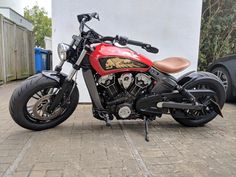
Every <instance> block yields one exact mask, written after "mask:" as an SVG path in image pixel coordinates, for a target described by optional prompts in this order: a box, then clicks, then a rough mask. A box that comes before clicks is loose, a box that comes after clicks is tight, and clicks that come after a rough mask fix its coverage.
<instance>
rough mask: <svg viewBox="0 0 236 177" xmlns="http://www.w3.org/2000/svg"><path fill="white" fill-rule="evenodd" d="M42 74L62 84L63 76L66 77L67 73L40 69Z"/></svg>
mask: <svg viewBox="0 0 236 177" xmlns="http://www.w3.org/2000/svg"><path fill="white" fill-rule="evenodd" d="M42 74H43V75H44V76H45V77H47V78H50V79H52V80H55V81H56V82H58V83H59V84H60V85H62V84H63V83H64V81H65V78H66V77H67V75H66V74H65V73H59V72H57V71H51V70H48V71H42Z"/></svg>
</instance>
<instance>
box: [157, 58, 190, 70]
mask: <svg viewBox="0 0 236 177" xmlns="http://www.w3.org/2000/svg"><path fill="white" fill-rule="evenodd" d="M153 64H154V65H153V66H154V67H155V68H157V69H158V70H160V71H162V72H164V73H178V72H180V71H182V70H184V69H186V68H187V67H188V66H189V65H190V61H189V60H187V59H185V58H182V57H170V58H166V59H163V60H161V61H154V62H153Z"/></svg>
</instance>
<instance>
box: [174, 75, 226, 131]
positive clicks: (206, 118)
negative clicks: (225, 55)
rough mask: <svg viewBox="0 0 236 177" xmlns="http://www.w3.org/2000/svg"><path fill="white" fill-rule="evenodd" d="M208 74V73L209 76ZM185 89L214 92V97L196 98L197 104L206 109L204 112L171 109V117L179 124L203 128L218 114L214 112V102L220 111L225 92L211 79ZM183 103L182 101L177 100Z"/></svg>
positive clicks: (199, 81)
mask: <svg viewBox="0 0 236 177" xmlns="http://www.w3.org/2000/svg"><path fill="white" fill-rule="evenodd" d="M209 74H210V73H208V75H209ZM185 88H186V89H207V90H212V91H214V92H215V96H214V97H211V96H209V95H204V96H201V97H197V98H196V100H197V101H198V103H201V104H204V105H205V106H206V108H205V109H204V110H200V111H197V110H178V109H175V110H174V109H173V110H172V111H171V115H172V117H173V118H174V119H175V120H176V121H177V122H178V123H180V124H182V125H184V126H188V127H197V126H203V125H204V124H206V123H208V122H210V121H211V120H213V119H214V118H215V117H216V116H217V115H218V113H217V112H216V111H215V108H214V106H215V105H214V104H212V101H214V102H216V103H217V104H218V105H219V107H220V109H222V107H223V105H224V102H225V90H224V87H223V85H222V84H221V82H220V81H218V80H217V79H215V78H214V77H213V78H202V79H200V80H198V81H196V82H192V83H190V84H188V85H187V86H186V87H185ZM179 101H181V102H184V100H179Z"/></svg>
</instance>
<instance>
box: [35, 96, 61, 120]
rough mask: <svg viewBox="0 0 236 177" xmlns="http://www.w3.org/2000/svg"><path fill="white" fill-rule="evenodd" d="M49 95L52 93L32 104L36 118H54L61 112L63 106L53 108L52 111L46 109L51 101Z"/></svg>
mask: <svg viewBox="0 0 236 177" xmlns="http://www.w3.org/2000/svg"><path fill="white" fill-rule="evenodd" d="M51 97H52V95H45V96H43V97H41V98H40V99H39V100H38V101H37V102H36V103H35V105H34V106H33V115H34V117H35V118H36V119H39V120H51V119H55V118H56V117H58V116H59V115H61V114H62V113H63V111H64V110H65V108H61V107H57V108H55V110H54V111H53V112H52V113H51V112H48V111H47V108H48V107H49V105H50V103H51Z"/></svg>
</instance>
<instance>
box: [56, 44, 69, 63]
mask: <svg viewBox="0 0 236 177" xmlns="http://www.w3.org/2000/svg"><path fill="white" fill-rule="evenodd" d="M69 48H70V46H69V45H67V44H63V43H60V44H58V46H57V52H58V56H59V58H60V60H62V61H65V60H66V59H67V58H66V57H67V56H66V53H67V51H68V50H69Z"/></svg>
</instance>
